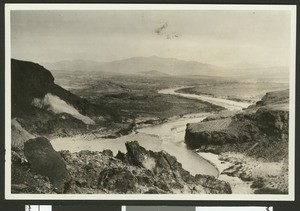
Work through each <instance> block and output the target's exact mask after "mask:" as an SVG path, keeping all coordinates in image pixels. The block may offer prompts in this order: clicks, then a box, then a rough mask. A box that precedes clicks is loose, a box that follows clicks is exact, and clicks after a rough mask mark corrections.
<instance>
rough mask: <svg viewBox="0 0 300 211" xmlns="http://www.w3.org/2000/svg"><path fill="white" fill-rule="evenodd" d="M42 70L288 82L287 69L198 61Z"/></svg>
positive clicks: (87, 63)
mask: <svg viewBox="0 0 300 211" xmlns="http://www.w3.org/2000/svg"><path fill="white" fill-rule="evenodd" d="M41 64H42V65H43V66H44V67H45V68H47V69H49V70H51V71H53V72H57V71H68V72H69V71H70V72H74V71H97V72H107V73H113V74H139V75H140V74H144V75H148V76H193V75H195V76H198V75H202V76H221V77H237V78H241V79H243V80H252V79H254V80H256V79H260V80H264V79H272V80H284V81H285V80H288V78H289V74H288V73H289V69H288V67H263V66H259V65H256V64H247V65H243V66H242V67H241V66H237V67H220V66H216V65H213V64H207V63H201V62H197V61H184V60H179V59H175V58H162V57H158V56H151V57H132V58H128V59H123V60H116V61H111V62H97V61H93V60H64V61H59V62H53V63H46V62H44V63H41Z"/></svg>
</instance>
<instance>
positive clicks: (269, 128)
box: [185, 91, 289, 161]
mask: <svg viewBox="0 0 300 211" xmlns="http://www.w3.org/2000/svg"><path fill="white" fill-rule="evenodd" d="M286 93H288V92H286V91H282V92H275V93H268V94H267V95H266V96H264V97H263V98H262V100H261V101H260V102H259V103H257V104H256V105H253V106H250V107H249V108H248V109H246V110H245V111H244V112H242V113H238V114H235V115H233V116H231V117H226V118H214V119H212V120H205V121H203V122H200V123H194V124H188V125H187V128H186V134H185V141H186V143H187V144H188V146H190V147H191V148H201V149H203V150H205V149H209V151H213V150H215V152H218V153H220V152H226V151H238V152H246V153H247V154H249V155H253V156H256V157H258V156H259V157H264V156H265V155H266V157H267V160H270V159H271V160H273V161H276V160H280V159H282V158H283V157H284V156H286V155H287V153H288V144H287V143H288V128H289V125H288V123H289V111H288V109H287V108H288V107H287V105H286V102H287V99H288V95H285V94H286ZM276 96H278V99H277V98H276ZM284 96H285V97H284ZM270 153H271V154H270ZM268 154H269V155H268ZM274 154H275V156H272V155H274Z"/></svg>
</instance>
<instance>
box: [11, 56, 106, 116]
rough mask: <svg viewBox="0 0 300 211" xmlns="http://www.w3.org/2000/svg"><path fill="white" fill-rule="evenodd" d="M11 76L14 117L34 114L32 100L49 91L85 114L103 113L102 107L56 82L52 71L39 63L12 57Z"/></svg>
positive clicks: (41, 96)
mask: <svg viewBox="0 0 300 211" xmlns="http://www.w3.org/2000/svg"><path fill="white" fill-rule="evenodd" d="M11 77H12V78H11V82H12V117H15V116H23V115H26V114H27V115H28V114H32V112H33V111H32V110H33V108H34V107H32V105H31V103H32V100H33V99H34V98H43V97H44V96H45V95H46V94H47V93H51V94H53V95H55V96H58V97H59V98H60V99H62V100H64V101H65V102H67V103H68V104H70V105H72V106H74V107H75V108H76V109H77V110H78V111H79V112H80V113H81V114H83V115H95V114H99V113H101V108H98V107H97V106H96V105H93V104H91V103H89V102H88V101H87V100H85V99H82V98H80V97H78V96H76V95H74V94H72V93H71V92H69V91H67V90H65V89H63V88H62V87H60V86H58V85H57V84H55V83H54V77H53V76H52V74H51V72H50V71H49V70H47V69H45V68H44V67H43V66H41V65H39V64H37V63H33V62H28V61H20V60H16V59H12V60H11Z"/></svg>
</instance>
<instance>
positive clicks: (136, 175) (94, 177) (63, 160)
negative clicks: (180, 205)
mask: <svg viewBox="0 0 300 211" xmlns="http://www.w3.org/2000/svg"><path fill="white" fill-rule="evenodd" d="M126 149H127V153H122V152H119V153H118V154H117V156H116V157H113V154H112V152H111V151H110V150H105V151H103V152H91V151H81V152H78V153H70V152H69V151H61V152H56V151H55V150H54V149H53V148H52V146H51V144H50V142H49V141H48V140H47V139H46V138H42V137H39V138H35V139H30V140H28V141H26V142H25V144H24V153H23V150H21V149H20V150H19V151H13V152H12V192H13V193H79V194H80V193H129V194H130V193H148V194H158V193H162V194H164V193H203V194H205V193H206V194H210V193H216V194H230V193H231V188H230V185H229V184H228V183H227V182H224V181H221V180H218V179H215V178H214V177H211V176H206V175H195V176H192V175H191V174H190V173H189V172H188V171H186V170H184V169H183V168H182V165H181V164H180V163H179V162H177V160H176V158H175V157H174V156H171V155H169V154H168V153H166V152H164V151H160V152H153V151H148V150H146V149H144V148H143V147H141V146H139V144H138V142H137V141H133V142H127V143H126Z"/></svg>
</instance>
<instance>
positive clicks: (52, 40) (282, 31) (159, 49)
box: [11, 10, 291, 66]
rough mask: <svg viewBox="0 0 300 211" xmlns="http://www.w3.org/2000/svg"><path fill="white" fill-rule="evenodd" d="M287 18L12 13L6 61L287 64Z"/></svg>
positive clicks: (275, 14) (247, 13)
mask: <svg viewBox="0 0 300 211" xmlns="http://www.w3.org/2000/svg"><path fill="white" fill-rule="evenodd" d="M290 22H291V17H290V12H289V11H271V10H268V11H263V10H241V11H238V10H234V11H233V10H177V11H174V10H134V11H128V10H127V11H126V10H101V11H99V10H98V11H97V10H92V11H84V10H76V11H74V10H73V11H70V10H69V11H63V10H60V11H59V10H56V11H55V10H43V11H41V10H26V11H24V10H16V11H11V53H12V55H11V56H12V58H16V59H22V60H30V61H34V62H57V61H61V60H74V59H83V60H95V61H99V62H104V61H113V60H120V59H126V58H130V57H149V56H153V55H155V56H160V57H166V58H177V59H182V60H187V61H191V60H193V61H199V62H202V63H209V64H214V65H221V66H236V65H237V66H239V65H248V64H252V65H265V66H288V65H289V63H290V62H289V58H290V55H289V53H290V37H291V28H290Z"/></svg>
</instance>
